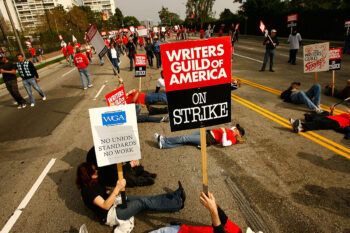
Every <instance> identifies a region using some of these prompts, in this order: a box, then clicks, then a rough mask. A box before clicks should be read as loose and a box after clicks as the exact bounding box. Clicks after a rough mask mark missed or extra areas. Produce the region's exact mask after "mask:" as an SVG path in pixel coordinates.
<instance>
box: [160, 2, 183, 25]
mask: <svg viewBox="0 0 350 233" xmlns="http://www.w3.org/2000/svg"><path fill="white" fill-rule="evenodd" d="M158 14H159V18H160V21H161V24H162V25H166V26H174V25H180V24H182V23H183V21H182V20H181V19H180V16H179V15H178V14H176V13H174V12H171V11H169V9H168V8H167V7H164V6H162V9H161V10H160V11H158Z"/></svg>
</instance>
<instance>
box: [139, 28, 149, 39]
mask: <svg viewBox="0 0 350 233" xmlns="http://www.w3.org/2000/svg"><path fill="white" fill-rule="evenodd" d="M137 33H138V35H139V36H140V37H146V36H147V35H148V30H147V29H146V28H143V29H137Z"/></svg>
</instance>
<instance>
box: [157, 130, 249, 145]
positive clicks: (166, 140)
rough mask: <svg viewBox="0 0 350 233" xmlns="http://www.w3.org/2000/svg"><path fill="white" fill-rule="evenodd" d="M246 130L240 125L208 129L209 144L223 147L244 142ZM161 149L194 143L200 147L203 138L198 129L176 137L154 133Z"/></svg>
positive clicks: (207, 138)
mask: <svg viewBox="0 0 350 233" xmlns="http://www.w3.org/2000/svg"><path fill="white" fill-rule="evenodd" d="M244 134H245V130H244V129H243V128H242V127H241V126H240V125H239V124H236V126H233V127H231V128H214V129H210V130H207V131H206V140H207V146H211V145H219V144H220V145H222V146H223V147H227V146H231V145H234V144H237V143H239V142H243V139H242V137H243V136H244ZM154 138H155V139H156V140H157V143H158V146H159V149H169V148H174V147H179V146H184V145H194V146H197V147H200V144H201V140H200V134H199V132H198V131H196V132H194V133H193V134H190V135H182V136H175V137H164V136H162V135H160V134H158V133H155V134H154Z"/></svg>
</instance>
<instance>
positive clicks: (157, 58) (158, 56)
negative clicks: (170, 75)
mask: <svg viewBox="0 0 350 233" xmlns="http://www.w3.org/2000/svg"><path fill="white" fill-rule="evenodd" d="M154 55H155V56H156V60H157V68H160V67H162V59H161V57H160V52H159V53H154Z"/></svg>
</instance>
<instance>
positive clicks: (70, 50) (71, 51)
mask: <svg viewBox="0 0 350 233" xmlns="http://www.w3.org/2000/svg"><path fill="white" fill-rule="evenodd" d="M67 54H68V62H69V65H70V66H73V58H74V47H73V45H72V44H71V42H68V45H67Z"/></svg>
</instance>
